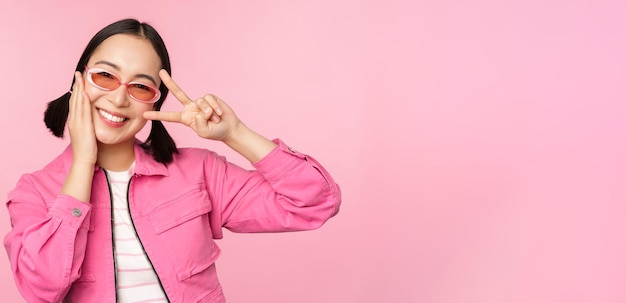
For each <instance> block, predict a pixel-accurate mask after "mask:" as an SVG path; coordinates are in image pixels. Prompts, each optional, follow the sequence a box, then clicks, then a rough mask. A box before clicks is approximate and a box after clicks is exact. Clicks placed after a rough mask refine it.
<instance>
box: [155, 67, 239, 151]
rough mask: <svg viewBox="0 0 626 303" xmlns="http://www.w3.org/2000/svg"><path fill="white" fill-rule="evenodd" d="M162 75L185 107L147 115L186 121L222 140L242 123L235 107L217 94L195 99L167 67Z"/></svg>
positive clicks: (202, 133) (205, 135) (200, 132)
mask: <svg viewBox="0 0 626 303" xmlns="http://www.w3.org/2000/svg"><path fill="white" fill-rule="evenodd" d="M159 76H160V77H161V80H163V84H165V86H167V88H169V90H170V92H172V94H173V95H174V97H176V99H178V101H179V102H180V103H181V104H182V105H183V106H184V107H183V109H182V111H180V112H161V111H147V112H145V113H144V115H143V117H144V118H146V119H150V120H161V121H168V122H176V123H182V124H184V125H187V126H189V127H190V128H191V129H193V130H194V131H195V132H196V133H197V134H198V136H200V137H202V138H205V139H211V140H220V141H226V140H228V139H229V137H230V136H232V135H233V133H234V132H235V131H236V130H237V128H239V127H240V126H241V125H242V123H241V121H240V120H239V118H237V116H236V115H235V113H234V112H233V110H232V109H231V108H230V107H229V106H228V105H227V104H226V103H225V102H224V101H222V100H221V99H220V98H218V97H217V96H215V95H211V94H207V95H205V96H204V97H202V98H198V99H196V100H195V101H193V100H191V99H190V98H189V97H188V96H187V94H185V92H183V90H182V89H181V88H180V87H179V86H178V84H176V82H174V80H173V79H172V78H171V77H170V75H169V74H168V73H167V72H166V71H165V70H161V71H160V72H159Z"/></svg>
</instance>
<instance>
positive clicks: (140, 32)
mask: <svg viewBox="0 0 626 303" xmlns="http://www.w3.org/2000/svg"><path fill="white" fill-rule="evenodd" d="M117 34H129V35H135V36H138V37H142V38H145V39H147V40H148V41H150V43H151V44H152V46H153V47H154V50H155V51H156V53H157V55H158V56H159V58H161V66H162V68H163V69H165V70H166V71H167V72H168V73H169V74H170V75H171V74H172V68H171V66H170V58H169V54H168V52H167V48H166V47H165V43H164V42H163V39H162V38H161V36H160V35H159V33H158V32H157V31H156V30H155V29H154V28H153V27H152V26H151V25H149V24H147V23H141V22H139V21H137V20H135V19H123V20H120V21H117V22H114V23H111V24H109V25H108V26H106V27H104V28H103V29H101V30H100V31H99V32H98V33H96V35H95V36H93V38H91V40H90V41H89V43H88V44H87V47H85V50H84V51H83V54H82V55H81V56H80V59H79V60H78V64H76V71H78V72H81V73H82V72H83V71H84V68H85V66H87V62H88V61H89V59H90V58H91V55H92V54H93V52H94V51H95V50H96V48H97V47H98V46H99V45H100V44H101V43H102V42H103V41H104V40H106V39H107V38H109V37H111V36H113V35H117ZM73 85H74V81H72V86H73ZM72 86H70V87H72ZM159 90H160V91H161V98H159V100H157V102H156V103H154V110H160V109H161V106H162V105H163V101H165V97H166V96H167V94H168V92H169V90H168V89H167V87H166V86H165V84H163V83H161V86H160V87H159ZM70 96H71V93H70V92H67V93H65V94H64V95H63V96H61V97H59V98H58V99H56V100H54V101H51V102H49V103H48V107H47V108H46V111H45V113H44V122H45V123H46V127H48V129H49V130H50V131H51V132H52V134H53V135H54V136H56V137H59V138H63V133H64V131H65V124H66V123H67V117H68V113H69V100H70ZM141 147H142V148H143V149H144V150H145V151H146V152H147V153H149V154H151V155H152V157H153V158H154V160H156V161H158V162H161V163H163V164H168V163H170V162H172V158H173V154H174V153H178V149H177V148H176V143H174V140H173V139H172V137H171V136H170V135H169V133H168V132H167V130H166V129H165V126H164V125H163V123H162V122H161V121H158V120H152V129H151V130H150V134H149V135H148V138H147V139H146V141H145V142H143V143H142V144H141Z"/></svg>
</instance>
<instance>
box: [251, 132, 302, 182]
mask: <svg viewBox="0 0 626 303" xmlns="http://www.w3.org/2000/svg"><path fill="white" fill-rule="evenodd" d="M272 142H274V143H276V145H278V146H276V148H274V149H273V150H272V151H271V152H270V153H269V154H267V155H266V156H265V157H263V159H261V160H259V161H257V162H255V163H253V164H252V165H253V166H254V168H255V169H256V170H257V171H258V172H260V173H261V174H262V175H263V176H264V177H265V178H266V179H268V180H270V179H273V178H275V177H277V176H279V175H282V174H284V173H285V172H287V171H290V170H291V168H293V167H295V166H297V165H298V164H300V163H302V162H306V161H307V155H305V154H303V153H300V152H298V151H296V150H294V149H293V148H291V147H289V146H287V144H285V142H283V141H282V140H280V139H274V140H272Z"/></svg>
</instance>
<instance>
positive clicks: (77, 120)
mask: <svg viewBox="0 0 626 303" xmlns="http://www.w3.org/2000/svg"><path fill="white" fill-rule="evenodd" d="M67 122H68V129H69V133H70V139H71V143H72V153H73V163H74V164H86V165H91V166H93V165H95V164H96V161H97V159H98V145H97V143H96V133H95V130H94V126H93V120H92V117H91V100H89V97H88V96H87V94H86V93H85V82H84V79H83V75H82V74H81V73H80V72H75V74H74V86H73V87H72V96H71V97H70V110H69V115H68V121H67Z"/></svg>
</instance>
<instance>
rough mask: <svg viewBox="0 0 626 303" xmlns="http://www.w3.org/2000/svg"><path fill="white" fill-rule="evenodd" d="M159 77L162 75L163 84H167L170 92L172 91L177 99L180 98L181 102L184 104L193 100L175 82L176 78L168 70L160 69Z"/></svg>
mask: <svg viewBox="0 0 626 303" xmlns="http://www.w3.org/2000/svg"><path fill="white" fill-rule="evenodd" d="M159 77H161V80H163V84H165V86H166V87H167V88H168V89H169V90H170V92H172V95H174V97H176V99H178V101H180V103H182V104H183V105H187V104H189V103H191V102H192V101H191V99H190V98H189V97H188V96H187V94H185V92H184V91H183V90H182V89H181V88H180V86H178V84H176V82H174V80H173V79H172V77H170V75H169V74H168V73H167V71H166V70H164V69H162V70H160V71H159Z"/></svg>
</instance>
